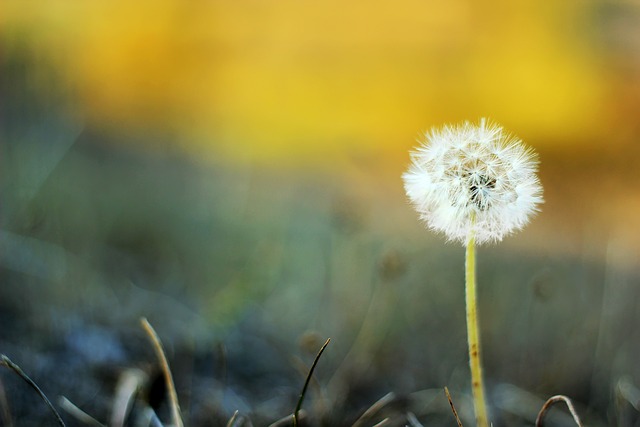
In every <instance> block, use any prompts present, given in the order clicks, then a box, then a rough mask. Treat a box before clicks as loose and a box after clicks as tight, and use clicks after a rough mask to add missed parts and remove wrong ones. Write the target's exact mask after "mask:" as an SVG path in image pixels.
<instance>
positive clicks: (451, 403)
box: [444, 387, 462, 427]
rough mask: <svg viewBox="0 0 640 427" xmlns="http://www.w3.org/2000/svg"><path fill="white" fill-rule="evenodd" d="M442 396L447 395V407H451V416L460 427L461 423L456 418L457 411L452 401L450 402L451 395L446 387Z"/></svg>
mask: <svg viewBox="0 0 640 427" xmlns="http://www.w3.org/2000/svg"><path fill="white" fill-rule="evenodd" d="M444 394H446V395H447V400H448V401H449V406H451V412H453V416H454V417H456V422H457V423H458V427H462V421H460V417H459V416H458V411H456V407H455V406H454V404H453V400H451V394H450V393H449V389H448V388H447V387H445V388H444Z"/></svg>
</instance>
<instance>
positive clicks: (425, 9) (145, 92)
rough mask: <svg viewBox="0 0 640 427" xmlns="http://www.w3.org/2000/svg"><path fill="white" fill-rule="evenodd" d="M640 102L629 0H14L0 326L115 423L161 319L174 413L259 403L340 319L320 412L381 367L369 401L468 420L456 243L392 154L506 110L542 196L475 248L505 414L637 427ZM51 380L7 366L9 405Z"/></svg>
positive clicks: (316, 405)
mask: <svg viewBox="0 0 640 427" xmlns="http://www.w3.org/2000/svg"><path fill="white" fill-rule="evenodd" d="M639 111H640V3H638V2H637V1H632V0H630V1H613V0H610V1H607V0H591V1H577V0H569V1H562V2H540V1H536V0H522V1H517V2H511V1H503V0H491V1H488V2H482V3H479V2H473V1H470V0H453V1H447V2H443V1H436V0H426V1H425V0H401V1H396V2H381V1H360V0H358V1H352V2H339V1H334V0H325V1H323V2H309V1H300V0H281V1H280V0H279V1H264V0H247V1H244V0H242V1H236V2H224V1H215V0H196V1H188V2H182V1H178V0H156V1H148V0H141V1H136V2H127V1H123V0H115V1H108V2H107V1H92V2H74V1H59V2H39V1H24V0H23V1H18V0H15V1H14V0H5V1H3V2H2V3H0V188H1V193H0V279H1V280H0V352H2V353H4V354H7V355H8V356H9V357H11V358H12V360H14V362H16V363H18V364H20V365H21V366H22V367H23V369H24V370H25V371H27V372H28V373H30V374H31V375H32V376H33V378H34V379H35V380H36V381H37V382H39V384H40V385H41V386H42V387H43V389H44V390H45V392H46V393H48V394H49V395H50V397H52V398H55V399H54V400H56V399H57V397H58V396H66V397H67V398H69V399H70V400H71V401H72V402H74V404H76V405H77V406H78V407H80V408H82V409H83V410H85V411H86V412H88V413H90V414H92V415H93V416H95V417H96V418H97V419H99V420H100V421H102V422H107V420H108V419H109V417H110V414H111V411H112V410H113V409H112V407H113V400H114V394H115V393H116V391H117V390H118V380H119V379H121V378H122V375H123V374H122V373H123V372H124V371H126V370H127V369H130V368H132V367H137V368H139V369H142V370H143V371H144V372H146V373H148V375H149V377H150V378H151V379H153V372H154V370H153V367H152V364H153V362H154V361H155V359H154V356H153V352H152V350H151V349H150V348H149V347H150V346H149V344H148V343H147V341H146V338H145V337H144V333H143V332H142V330H141V328H140V326H139V323H138V319H139V318H140V317H141V316H146V317H148V318H149V320H150V322H151V323H152V324H153V325H154V326H155V327H156V329H157V330H158V333H159V334H160V336H161V338H162V339H163V341H164V342H165V345H166V347H167V352H168V355H169V359H170V361H171V363H172V368H173V369H174V376H175V377H176V382H177V386H178V394H179V396H180V397H181V400H182V403H183V410H184V412H185V420H187V421H189V422H190V423H191V425H200V423H201V422H203V420H208V422H209V425H226V422H227V420H228V419H229V418H230V417H231V415H232V414H233V412H234V411H235V410H240V412H241V413H242V414H245V415H247V416H248V417H250V418H251V419H252V420H253V422H254V423H255V424H256V425H268V424H269V423H271V422H273V421H275V420H277V419H279V418H281V417H284V416H286V415H287V414H289V413H291V411H292V410H293V407H295V403H296V400H297V396H298V394H299V392H300V388H301V386H302V384H303V382H304V378H305V376H306V373H307V370H308V367H309V366H310V364H311V362H312V361H313V357H314V355H315V353H316V352H317V351H318V349H319V348H320V346H321V345H322V343H323V342H324V340H325V339H326V338H328V337H331V338H332V341H331V343H330V345H329V347H328V348H327V351H326V352H325V354H324V355H323V357H322V359H321V361H320V363H319V365H318V370H317V371H316V378H317V383H316V385H315V388H314V390H313V391H312V392H310V394H309V395H308V396H307V401H306V403H305V408H306V409H307V411H308V413H309V415H310V417H309V418H308V421H309V422H310V424H311V425H351V424H353V422H354V421H355V420H356V419H357V418H358V416H359V415H360V414H362V412H363V411H364V410H365V409H366V408H368V407H369V406H371V405H372V404H373V403H374V402H375V401H376V400H378V399H379V398H381V397H382V396H384V395H385V394H387V393H389V392H393V393H395V398H394V399H392V400H393V401H392V402H391V403H389V404H386V405H381V406H382V409H381V410H380V411H378V412H379V413H376V414H374V415H372V416H371V419H370V420H367V422H369V424H366V423H365V424H364V425H373V424H375V423H376V422H379V421H381V420H382V419H383V418H384V416H388V417H390V420H391V421H390V422H391V423H392V424H390V425H405V424H406V423H413V422H416V423H417V422H420V423H422V424H423V425H454V422H455V421H454V419H453V418H452V415H451V413H450V412H449V409H448V404H447V401H446V399H445V398H444V395H443V394H442V387H444V386H445V385H446V386H448V387H449V389H450V390H451V391H452V394H453V398H454V401H455V402H456V405H457V406H458V409H459V411H460V413H461V416H462V418H463V421H466V424H465V425H472V423H473V421H471V420H472V409H471V406H470V401H469V393H468V392H469V384H468V382H469V379H468V368H467V354H466V332H465V325H464V289H463V281H464V271H463V265H464V249H463V248H462V247H460V246H459V245H457V244H451V243H446V242H445V240H444V239H443V238H442V237H441V236H437V235H434V234H432V233H430V232H429V231H427V230H426V229H425V228H424V226H423V225H422V224H421V223H420V222H419V221H418V218H417V214H415V212H414V211H413V210H412V209H411V208H410V207H409V205H408V203H407V201H406V198H405V195H404V190H403V188H402V182H401V178H400V176H401V174H402V173H403V171H404V170H405V168H406V167H407V165H408V163H409V155H408V152H409V150H410V149H411V148H412V147H413V146H415V144H416V140H417V139H418V138H420V137H421V135H422V134H423V133H424V132H425V131H427V130H428V129H429V128H431V127H432V126H439V125H441V124H443V123H449V122H460V121H464V120H471V121H477V120H478V119H479V118H481V117H489V118H491V119H492V120H495V121H497V122H499V123H501V124H502V125H504V126H505V127H506V128H507V129H508V130H509V131H510V132H512V133H514V134H516V135H518V136H519V137H520V138H522V139H523V140H524V141H525V142H526V143H527V144H528V145H530V146H532V147H533V148H535V150H536V151H537V152H538V153H539V155H540V159H541V165H540V175H541V180H542V183H543V185H544V189H545V200H546V202H545V204H544V206H543V209H542V212H541V213H539V214H538V215H537V216H536V218H534V219H533V221H532V223H531V224H530V225H529V226H528V227H527V228H526V229H525V230H523V231H522V232H520V233H518V234H516V235H514V236H511V237H509V238H507V239H506V240H505V241H504V242H502V243H500V244H498V245H492V246H487V247H482V248H481V249H480V250H479V260H478V263H479V264H478V274H479V278H478V280H479V294H480V295H479V297H480V317H481V327H482V338H483V344H484V359H485V360H484V362H485V376H486V381H487V388H488V393H489V399H490V402H491V412H492V414H493V415H492V419H493V420H494V422H495V425H496V426H502V425H516V426H517V425H532V424H533V420H534V419H535V416H536V414H537V411H538V410H539V408H540V406H541V405H542V403H543V401H544V400H545V399H546V398H547V397H549V396H551V395H553V394H559V393H561V394H566V395H568V396H570V397H571V398H573V399H574V401H575V403H576V405H577V406H578V410H579V412H580V413H581V414H582V415H583V417H584V420H586V421H587V423H588V424H589V425H593V426H596V425H625V426H626V425H628V426H635V425H640V424H639V423H640V415H639V414H638V409H639V405H640V388H639V387H640V368H639V367H638V363H637V357H638V354H640V328H638V325H639V322H640V301H639V297H640V288H638V285H639V284H640V275H639V270H638V267H639V264H638V254H639V253H640V232H639V231H638V230H640V219H638V218H639V214H640V186H639V185H638V184H639V183H640V169H639V168H638V165H637V159H638V158H639V156H640V146H639V145H638V139H639V138H640V121H639V120H638V118H639V113H638V112H639ZM149 383H150V384H151V385H149V390H150V391H149V392H148V394H149V395H150V396H151V395H153V393H152V391H153V390H155V388H154V387H156V388H157V386H153V384H154V382H153V381H151V380H150V381H149ZM152 386H153V387H152ZM160 395H162V393H160ZM56 401H57V400H56ZM147 401H148V402H152V401H153V399H152V398H151V397H148V398H147ZM160 401H162V399H160ZM149 404H150V405H151V406H154V405H153V404H152V403H149ZM43 406H44V405H42V403H41V402H38V400H37V398H36V397H34V396H33V395H32V393H31V392H30V390H28V389H27V387H26V385H25V384H23V383H21V382H20V381H19V379H17V378H14V376H12V375H11V373H10V372H8V371H6V370H5V372H0V412H1V414H2V416H1V417H0V418H1V420H0V424H2V423H4V424H3V425H12V424H11V423H14V424H15V425H25V423H29V422H32V423H34V422H36V421H34V420H41V421H40V422H44V421H42V420H50V418H48V417H49V415H48V414H47V413H46V410H45V409H46V408H43ZM156 406H157V411H158V412H159V414H160V415H161V416H162V414H163V412H162V410H163V409H162V404H161V403H158V404H157V405H156ZM156 406H154V407H156ZM165 411H166V408H165ZM63 415H64V416H65V417H66V419H68V420H69V423H70V424H71V425H75V424H73V423H74V422H77V423H78V425H84V424H82V423H80V422H79V421H78V417H77V416H73V415H72V414H69V413H66V412H63ZM411 416H414V418H415V419H414V418H411ZM553 416H554V417H556V421H555V422H557V424H555V425H572V423H571V422H569V421H567V417H566V415H565V416H564V418H563V414H562V411H560V410H558V411H555V412H554V414H553ZM39 417H41V418H39ZM376 417H378V418H376ZM216 423H218V424H216ZM411 425H419V424H411Z"/></svg>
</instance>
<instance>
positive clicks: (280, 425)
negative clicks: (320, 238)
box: [269, 410, 307, 427]
mask: <svg viewBox="0 0 640 427" xmlns="http://www.w3.org/2000/svg"><path fill="white" fill-rule="evenodd" d="M306 417H307V413H306V412H305V411H304V410H301V411H300V413H299V414H298V420H304V419H305V418H306ZM292 423H293V414H289V415H287V416H286V417H282V418H280V419H279V420H276V421H274V422H273V423H271V424H269V427H289V426H290V425H291V424H292Z"/></svg>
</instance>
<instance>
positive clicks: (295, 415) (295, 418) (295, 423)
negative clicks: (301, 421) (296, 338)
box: [293, 338, 331, 427]
mask: <svg viewBox="0 0 640 427" xmlns="http://www.w3.org/2000/svg"><path fill="white" fill-rule="evenodd" d="M329 341H331V338H328V339H327V341H325V343H324V344H323V346H322V347H321V348H320V351H319V352H318V355H317V356H316V358H315V359H314V360H313V364H312V365H311V369H309V374H308V375H307V379H306V380H305V382H304V387H302V392H301V393H300V398H299V399H298V404H297V405H296V410H295V411H293V427H298V412H300V408H301V407H302V401H303V400H304V395H305V394H306V393H307V387H308V386H309V381H311V376H312V375H313V371H314V369H316V365H317V364H318V360H320V356H322V353H323V352H324V349H325V348H327V345H329Z"/></svg>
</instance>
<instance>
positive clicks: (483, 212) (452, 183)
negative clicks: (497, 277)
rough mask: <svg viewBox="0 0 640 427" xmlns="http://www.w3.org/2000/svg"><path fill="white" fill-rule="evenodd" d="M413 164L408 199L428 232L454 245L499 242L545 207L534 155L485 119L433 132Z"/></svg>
mask: <svg viewBox="0 0 640 427" xmlns="http://www.w3.org/2000/svg"><path fill="white" fill-rule="evenodd" d="M411 158H412V163H411V166H410V167H409V170H408V171H407V172H406V173H405V174H404V175H403V180H404V187H405V190H406V192H407V195H408V197H409V199H410V200H411V203H412V204H413V206H414V207H415V209H416V210H417V211H418V213H419V214H420V217H421V218H422V219H423V220H425V221H426V223H427V225H428V226H429V228H430V229H432V230H434V231H438V232H442V233H444V234H445V235H446V236H447V237H448V239H449V240H454V241H460V242H461V243H463V244H466V242H467V240H468V239H469V238H470V236H471V235H474V236H475V240H476V243H485V242H492V241H500V240H502V238H503V237H504V236H506V235H508V234H510V233H512V232H513V231H516V230H519V229H521V228H522V227H524V226H525V225H526V224H527V222H528V221H529V218H530V217H531V215H532V214H534V213H535V212H536V211H538V210H539V209H538V205H539V204H541V203H542V202H543V198H542V186H541V185H540V181H539V180H538V177H537V175H536V173H537V169H538V160H537V157H536V155H535V153H534V152H533V151H532V150H531V149H528V148H526V147H525V146H524V145H523V143H522V141H521V140H520V139H518V138H516V137H514V136H511V135H509V134H508V133H506V132H505V131H504V130H503V128H502V127H500V126H498V125H496V124H491V123H489V124H488V123H486V121H485V120H484V119H482V120H480V124H479V125H475V124H471V123H469V122H465V123H463V124H461V125H458V126H445V127H443V128H434V129H432V130H431V131H430V132H429V133H427V134H426V139H425V141H424V143H422V144H421V145H420V146H419V147H418V148H416V150H415V151H414V152H413V153H412V154H411Z"/></svg>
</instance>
